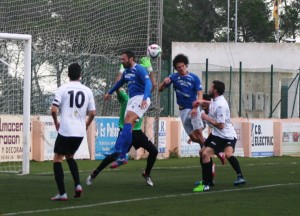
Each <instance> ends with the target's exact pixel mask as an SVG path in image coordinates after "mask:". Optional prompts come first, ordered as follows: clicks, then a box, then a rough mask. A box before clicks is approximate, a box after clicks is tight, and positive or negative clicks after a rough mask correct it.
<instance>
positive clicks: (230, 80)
mask: <svg viewBox="0 0 300 216" xmlns="http://www.w3.org/2000/svg"><path fill="white" fill-rule="evenodd" d="M231 88H232V66H230V71H229V107H231Z"/></svg>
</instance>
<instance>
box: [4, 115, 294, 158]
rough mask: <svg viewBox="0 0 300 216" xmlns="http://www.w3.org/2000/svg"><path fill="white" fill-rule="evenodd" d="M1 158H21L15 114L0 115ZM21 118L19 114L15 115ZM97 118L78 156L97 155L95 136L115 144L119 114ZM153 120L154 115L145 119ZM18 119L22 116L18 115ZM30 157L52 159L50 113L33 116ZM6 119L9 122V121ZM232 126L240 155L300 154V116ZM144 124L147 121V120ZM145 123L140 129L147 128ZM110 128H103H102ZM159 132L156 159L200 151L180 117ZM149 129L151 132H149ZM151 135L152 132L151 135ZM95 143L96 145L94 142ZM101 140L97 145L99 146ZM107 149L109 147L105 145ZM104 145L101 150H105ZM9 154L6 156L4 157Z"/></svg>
mask: <svg viewBox="0 0 300 216" xmlns="http://www.w3.org/2000/svg"><path fill="white" fill-rule="evenodd" d="M0 118H1V127H0V136H1V137H2V138H1V139H0V153H1V157H0V162H4V161H6V160H7V159H9V158H15V159H22V158H21V156H20V155H22V151H21V150H20V142H19V141H18V142H15V141H17V140H16V139H14V137H18V136H19V137H21V136H22V127H21V125H17V124H14V122H17V121H13V120H14V119H15V117H14V116H5V117H4V116H0ZM18 118H20V117H18ZM96 119H98V120H97V121H100V122H101V121H102V120H103V119H104V120H105V121H102V122H105V124H96V122H97V121H94V122H93V124H92V125H91V127H90V128H89V129H88V131H87V137H86V138H85V139H84V140H83V142H82V145H81V147H80V149H79V151H78V152H77V154H76V155H75V156H76V158H77V159H92V160H95V159H99V158H97V154H98V153H99V152H98V151H99V143H98V144H97V139H99V136H100V135H102V136H101V137H100V140H101V141H102V142H103V143H104V144H105V145H107V144H108V142H107V141H106V140H108V139H107V138H109V139H110V141H109V144H110V145H111V146H113V145H114V142H115V139H116V138H117V135H118V130H117V125H116V124H115V122H116V120H117V119H118V117H113V118H112V117H109V118H107V117H97V118H96ZM148 120H149V121H148V122H150V121H152V122H153V123H154V122H155V121H154V120H153V119H151V118H149V119H148ZM18 121H20V122H21V119H18ZM31 121H32V122H31V125H32V127H31V146H30V147H31V148H30V149H31V153H32V156H31V159H32V160H35V161H45V160H52V158H53V147H54V142H55V138H56V135H57V132H56V130H55V127H54V125H53V123H52V119H51V116H38V117H36V116H35V117H32V120H31ZM111 122H112V124H111ZM8 123H9V124H8ZM232 123H233V126H234V128H235V130H236V132H237V143H236V149H235V155H236V156H241V157H269V156H283V155H297V156H299V155H300V119H298V118H294V119H254V118H249V119H246V118H233V119H232ZM147 125H149V124H148V123H147ZM147 125H145V127H144V129H143V130H147V127H148V126H147ZM100 127H103V128H105V129H106V128H109V130H103V128H100ZM158 128H159V132H158V133H159V134H158V150H159V155H158V159H167V158H169V157H196V156H198V152H199V149H200V147H199V145H198V144H196V143H191V144H188V142H187V141H188V136H187V135H186V133H185V132H184V129H183V127H182V124H181V121H180V119H179V118H174V117H173V118H172V117H171V118H170V117H165V118H160V120H159V127H158ZM151 132H152V133H154V131H153V130H148V131H147V134H148V136H149V137H151ZM149 133H150V134H149ZM203 133H204V136H205V137H206V136H207V135H208V134H209V130H208V129H207V128H206V129H205V130H204V132H203ZM152 137H153V136H152ZM97 145H98V146H97ZM101 145H102V144H101V143H100V147H101ZM104 150H105V151H109V150H110V148H105V149H104ZM104 150H103V149H102V150H100V151H104ZM129 155H130V157H131V158H133V159H136V160H138V159H141V158H146V157H147V155H148V154H147V152H146V151H145V150H143V149H139V150H137V151H136V150H134V149H131V151H130V153H129ZM7 157H8V158H7Z"/></svg>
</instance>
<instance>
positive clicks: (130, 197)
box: [0, 157, 300, 216]
mask: <svg viewBox="0 0 300 216" xmlns="http://www.w3.org/2000/svg"><path fill="white" fill-rule="evenodd" d="M198 161H199V158H182V159H168V160H158V161H157V162H156V164H155V167H154V170H153V171H152V179H153V182H154V187H153V188H151V187H149V186H147V185H146V184H145V181H144V179H143V178H142V177H141V173H142V171H143V168H144V166H145V163H146V161H145V160H140V161H133V160H130V161H129V164H127V165H125V166H123V167H121V168H120V169H118V170H109V169H106V170H105V171H104V172H102V173H100V174H99V176H98V177H97V179H96V180H95V181H94V184H93V185H92V186H89V187H87V186H85V179H86V177H87V176H88V174H89V173H90V172H91V171H92V169H94V168H95V167H96V166H97V165H98V164H99V161H87V160H84V161H78V166H79V168H80V170H81V172H80V175H81V180H82V185H83V187H84V193H83V194H82V198H80V199H73V190H74V188H73V180H72V177H71V174H70V173H69V172H68V168H67V164H66V163H65V162H64V170H65V183H66V190H67V193H68V197H69V200H68V201H66V202H53V201H50V197H51V196H53V195H55V194H56V193H57V188H56V184H55V181H54V177H53V173H52V163H51V162H42V163H40V162H31V164H30V169H31V174H30V175H25V176H20V175H16V174H0V188H1V193H0V194H1V196H0V215H1V213H2V214H3V215H43V216H47V215H55V216H60V215H61V216H65V215H76V216H81V215H82V216H83V215H88V216H90V215H103V216H104V215H107V216H108V215H122V216H123V215H130V216H132V215H140V216H144V215H187V216H190V215H209V216H211V215H218V216H219V215H222V216H226V215H230V216H232V215H239V216H240V215H242V216H244V215H255V216H257V215H263V216H266V215H272V216H273V215H298V214H299V212H300V207H299V206H300V204H299V201H300V157H271V158H239V161H240V164H241V167H242V170H243V173H244V175H245V177H246V179H247V184H246V185H243V186H238V187H234V186H233V184H232V183H233V181H234V180H235V178H236V176H235V173H234V171H233V170H232V168H231V166H230V165H229V164H228V163H227V164H226V165H225V166H222V165H220V163H219V161H218V160H217V159H214V161H215V163H216V165H217V167H216V172H217V175H216V177H215V182H216V185H215V187H213V188H212V190H211V191H209V192H205V193H203V192H202V193H193V192H192V189H193V187H194V185H193V184H194V182H195V181H196V180H200V178H201V168H200V167H199V162H198ZM26 212H27V213H26ZM9 213H15V214H9Z"/></svg>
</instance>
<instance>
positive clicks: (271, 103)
mask: <svg viewBox="0 0 300 216" xmlns="http://www.w3.org/2000/svg"><path fill="white" fill-rule="evenodd" d="M273 75H274V68H273V65H271V90H270V91H271V93H270V118H272V117H273V113H272V110H273Z"/></svg>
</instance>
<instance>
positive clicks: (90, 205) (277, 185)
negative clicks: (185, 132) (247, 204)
mask: <svg viewBox="0 0 300 216" xmlns="http://www.w3.org/2000/svg"><path fill="white" fill-rule="evenodd" d="M299 184H300V183H287V184H272V185H261V186H256V187H243V188H236V189H225V190H219V191H209V192H202V193H184V194H171V195H164V196H154V197H144V198H136V199H128V200H116V201H108V202H100V203H94V204H87V205H79V206H68V207H61V208H53V209H38V210H32V211H21V212H11V213H4V214H2V216H8V215H21V214H35V213H42V212H54V211H60V210H72V209H81V208H92V207H97V206H104V205H113V204H120V203H121V204H122V203H130V202H138V201H146V200H154V199H164V198H173V197H185V196H199V195H209V194H216V193H224V192H234V191H246V190H255V189H262V188H272V187H280V186H293V185H299ZM53 202H58V201H53Z"/></svg>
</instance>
